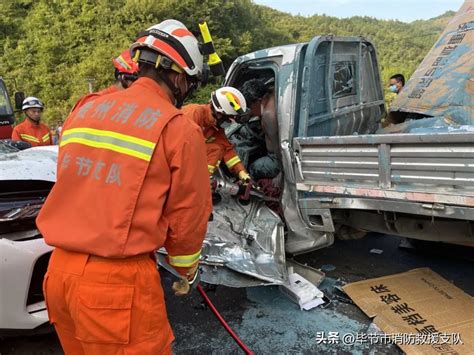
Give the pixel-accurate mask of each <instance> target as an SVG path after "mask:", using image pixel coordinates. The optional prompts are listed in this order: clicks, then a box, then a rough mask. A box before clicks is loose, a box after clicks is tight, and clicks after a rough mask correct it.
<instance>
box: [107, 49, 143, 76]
mask: <svg viewBox="0 0 474 355" xmlns="http://www.w3.org/2000/svg"><path fill="white" fill-rule="evenodd" d="M112 63H113V64H114V67H115V69H117V71H118V72H119V73H121V74H136V73H137V72H138V65H137V63H135V62H134V61H133V60H132V58H131V56H130V50H129V49H128V48H127V49H126V50H124V51H123V52H122V54H120V55H119V56H118V57H117V58H114V59H112Z"/></svg>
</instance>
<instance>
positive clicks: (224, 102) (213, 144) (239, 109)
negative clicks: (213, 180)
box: [183, 86, 250, 182]
mask: <svg viewBox="0 0 474 355" xmlns="http://www.w3.org/2000/svg"><path fill="white" fill-rule="evenodd" d="M183 112H184V113H185V115H186V116H188V117H190V118H192V119H193V121H194V122H195V123H197V125H198V126H200V127H201V128H202V131H203V134H204V138H205V140H206V148H207V168H208V171H209V174H210V175H212V174H213V173H214V172H215V170H216V169H217V167H218V166H219V164H220V162H221V161H222V160H223V161H224V163H225V164H226V166H227V168H228V169H229V170H230V171H231V172H233V173H234V174H236V175H238V177H239V179H240V180H242V181H243V182H248V181H250V175H249V174H248V173H247V171H246V170H245V167H244V165H243V164H242V162H241V161H240V158H239V156H238V155H237V153H236V152H235V150H234V147H233V145H232V144H231V143H230V142H229V140H228V139H227V136H226V135H225V131H224V128H222V127H221V125H222V124H223V123H224V122H226V121H229V120H230V119H234V120H237V121H240V119H241V117H243V116H246V115H247V114H248V110H247V104H246V102H245V98H244V96H243V95H242V94H241V92H240V91H239V90H237V89H235V88H233V87H229V86H226V87H222V88H220V89H217V90H216V91H214V92H212V94H211V102H210V103H209V104H205V105H199V104H190V105H186V106H184V107H183Z"/></svg>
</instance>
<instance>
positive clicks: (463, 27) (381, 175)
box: [0, 0, 474, 329]
mask: <svg viewBox="0 0 474 355" xmlns="http://www.w3.org/2000/svg"><path fill="white" fill-rule="evenodd" d="M472 8H474V1H473V0H469V1H466V2H465V4H464V5H463V6H462V8H461V9H460V10H459V12H458V13H457V14H456V15H455V16H454V18H453V19H452V20H451V22H450V23H449V24H448V26H447V28H446V30H445V31H444V32H443V34H442V35H441V37H440V39H439V40H438V41H437V42H436V44H435V45H434V47H433V48H432V49H431V51H430V53H429V54H428V55H427V57H426V58H425V60H424V61H423V63H422V64H421V65H420V67H419V68H418V70H417V71H416V72H415V73H414V75H413V77H412V78H411V79H410V81H409V82H408V83H407V85H406V87H405V88H404V89H403V91H402V92H401V94H400V95H399V96H398V98H397V99H396V100H395V102H394V103H393V105H392V107H391V108H390V112H389V116H388V118H387V120H388V122H389V123H391V124H390V125H388V126H386V127H384V128H382V118H384V117H385V115H386V109H385V103H384V97H383V90H382V86H381V80H380V74H379V69H378V63H377V57H376V51H375V48H374V46H373V44H372V43H371V42H370V41H369V40H367V39H365V38H363V37H335V36H317V37H314V38H313V39H312V40H311V41H309V42H308V43H299V44H294V45H287V46H281V47H276V48H270V49H265V50H260V51H257V52H254V53H250V54H247V55H244V56H241V57H239V58H237V59H236V60H235V61H234V63H233V64H232V66H231V67H230V69H229V71H228V72H227V75H226V79H225V85H228V86H234V87H236V88H241V87H242V85H243V83H245V82H246V81H248V80H250V79H253V78H257V79H262V80H263V81H265V82H268V81H269V80H270V81H273V83H274V88H275V90H274V91H275V101H276V112H277V119H278V132H279V145H280V151H279V154H278V155H279V159H280V161H281V168H282V169H281V170H282V173H281V174H280V175H279V176H278V177H277V178H275V179H273V180H272V181H271V183H270V182H269V181H267V182H268V183H267V185H266V186H262V188H261V189H259V190H258V189H254V190H253V191H245V193H244V194H245V195H246V198H244V199H242V198H239V197H238V195H239V194H241V193H242V191H239V189H241V187H239V186H238V185H236V184H235V183H234V181H233V178H232V177H231V174H229V173H228V171H226V168H225V166H222V167H221V168H220V169H219V170H218V171H217V172H216V175H215V176H214V188H215V190H216V191H217V193H219V194H220V196H221V200H220V201H219V202H216V203H215V204H214V211H213V215H212V220H210V221H209V224H208V232H207V236H206V239H205V241H204V245H203V250H202V260H201V265H202V275H201V278H202V280H203V281H204V282H208V283H212V284H222V285H226V286H232V287H249V286H262V285H278V284H284V283H285V282H287V279H288V266H289V265H291V267H293V268H295V269H297V268H299V269H298V270H299V271H298V273H300V272H301V273H304V270H303V269H302V268H301V265H298V264H295V263H294V261H292V260H289V259H287V254H292V255H295V254H299V253H304V252H308V251H311V250H315V249H320V248H324V247H326V246H329V245H331V244H332V243H333V241H334V238H335V237H336V236H338V237H341V238H347V237H349V238H353V237H354V235H361V234H364V233H365V232H366V231H376V232H381V233H388V234H391V235H399V236H404V237H409V238H414V239H422V240H436V241H443V242H448V243H455V244H460V245H474V232H473V231H474V228H473V221H474V169H473V167H474V148H473V146H472V142H473V141H474V132H473V127H474V122H473V107H474V102H473V99H474V81H473V70H474V69H473V60H472V55H471V54H472V51H473V49H474V48H473V46H474V38H473V32H474V23H473V21H472V11H473V10H472ZM3 101H5V103H8V101H9V100H8V97H6V99H5V100H3ZM3 101H0V102H3ZM10 111H11V110H10ZM0 112H1V111H0ZM0 118H1V117H0ZM259 126H260V123H259V121H258V120H254V121H253V122H252V121H251V122H250V123H249V124H246V125H232V126H230V127H228V128H227V129H226V131H227V134H228V136H229V139H230V140H231V141H232V142H233V143H234V144H235V145H236V149H237V151H238V153H239V155H240V158H241V160H242V162H243V163H244V165H246V166H247V167H248V166H249V164H251V163H252V162H253V161H254V160H255V159H257V158H258V157H260V156H262V155H265V154H266V153H265V144H264V139H263V138H262V135H261V131H259V128H260V127H259ZM253 128H255V129H256V130H253ZM0 143H1V142H0ZM56 149H57V148H55V147H50V148H31V149H27V150H24V151H18V149H16V148H12V147H7V145H6V144H3V143H1V144H0V152H1V153H2V156H1V159H0V165H1V168H0V227H1V229H0V233H1V235H0V270H1V272H0V284H1V285H2V297H1V298H0V303H4V304H5V305H8V306H2V305H1V304H0V308H1V309H2V310H4V312H2V316H1V317H0V329H34V328H36V327H38V326H39V325H41V324H44V323H46V322H47V313H46V308H45V305H44V299H43V298H42V293H41V280H42V278H43V275H44V273H45V271H46V266H47V263H48V259H49V256H50V254H51V248H50V247H49V246H47V245H46V244H45V243H44V241H43V240H42V237H41V235H40V234H39V232H38V231H37V230H36V227H35V225H34V218H35V216H36V214H37V212H38V210H39V208H40V207H41V204H42V202H43V201H44V199H45V197H46V196H47V193H48V191H49V189H50V188H51V186H52V184H53V183H54V180H55V171H56V156H57V150H56ZM12 191H14V192H12ZM19 226H22V227H21V228H19ZM12 270H15V271H14V272H12ZM13 275H14V276H13ZM20 294H21V296H20ZM25 305H26V307H25Z"/></svg>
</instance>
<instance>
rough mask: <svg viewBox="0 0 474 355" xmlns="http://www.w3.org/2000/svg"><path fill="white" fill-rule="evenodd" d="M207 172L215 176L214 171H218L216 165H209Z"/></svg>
mask: <svg viewBox="0 0 474 355" xmlns="http://www.w3.org/2000/svg"><path fill="white" fill-rule="evenodd" d="M207 170H208V171H209V173H210V174H213V173H214V171H216V167H215V166H214V165H208V166H207Z"/></svg>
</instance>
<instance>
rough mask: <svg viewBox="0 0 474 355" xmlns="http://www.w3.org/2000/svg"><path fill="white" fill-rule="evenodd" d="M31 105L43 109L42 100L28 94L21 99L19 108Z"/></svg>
mask: <svg viewBox="0 0 474 355" xmlns="http://www.w3.org/2000/svg"><path fill="white" fill-rule="evenodd" d="M32 107H35V108H40V109H44V104H43V101H41V100H40V99H38V98H37V97H34V96H28V97H27V98H26V99H24V100H23V105H22V106H21V109H22V110H23V111H25V110H26V109H27V108H32Z"/></svg>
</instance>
